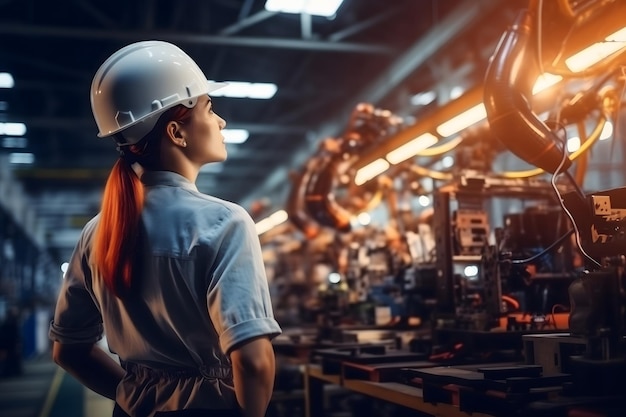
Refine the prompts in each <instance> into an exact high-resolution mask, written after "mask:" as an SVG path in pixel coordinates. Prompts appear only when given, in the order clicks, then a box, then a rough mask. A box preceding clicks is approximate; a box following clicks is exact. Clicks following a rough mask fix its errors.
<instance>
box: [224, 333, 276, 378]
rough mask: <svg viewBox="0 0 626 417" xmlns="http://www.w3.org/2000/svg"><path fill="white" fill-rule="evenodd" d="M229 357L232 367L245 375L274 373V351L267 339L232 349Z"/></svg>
mask: <svg viewBox="0 0 626 417" xmlns="http://www.w3.org/2000/svg"><path fill="white" fill-rule="evenodd" d="M230 356H231V361H232V363H233V366H234V367H237V368H239V369H241V370H242V371H243V372H245V373H246V374H252V375H254V374H256V375H258V374H267V373H274V372H275V367H276V364H275V357H274V349H273V347H272V343H271V342H270V340H269V339H268V338H265V337H263V338H258V339H254V340H252V341H250V342H247V343H244V344H242V345H240V346H238V347H236V348H235V349H233V351H232V352H231V355H230Z"/></svg>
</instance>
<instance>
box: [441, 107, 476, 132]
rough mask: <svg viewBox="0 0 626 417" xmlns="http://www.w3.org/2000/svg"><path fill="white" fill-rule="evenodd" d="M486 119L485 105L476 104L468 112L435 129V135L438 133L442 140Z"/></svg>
mask: <svg viewBox="0 0 626 417" xmlns="http://www.w3.org/2000/svg"><path fill="white" fill-rule="evenodd" d="M486 117H487V110H486V109H485V105H484V104H483V103H480V104H477V105H475V106H474V107H472V108H471V109H469V110H466V111H464V112H463V113H461V114H459V115H458V116H455V117H453V118H452V119H450V120H448V121H447V122H445V123H442V124H440V125H439V126H438V127H437V133H439V134H440V135H441V136H443V137H444V138H446V137H448V136H452V135H454V134H455V133H458V132H460V131H461V130H463V129H465V128H466V127H469V126H471V125H473V124H474V123H477V122H479V121H481V120H483V119H485V118H486Z"/></svg>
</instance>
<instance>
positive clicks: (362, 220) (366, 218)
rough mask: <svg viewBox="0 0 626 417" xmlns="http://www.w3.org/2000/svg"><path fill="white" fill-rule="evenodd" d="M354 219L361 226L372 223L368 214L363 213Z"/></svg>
mask: <svg viewBox="0 0 626 417" xmlns="http://www.w3.org/2000/svg"><path fill="white" fill-rule="evenodd" d="M356 219H357V221H358V222H359V224H360V225H361V226H367V225H368V224H370V223H371V222H372V216H370V214H369V213H365V212H363V213H360V214H359V215H358V216H357V218H356Z"/></svg>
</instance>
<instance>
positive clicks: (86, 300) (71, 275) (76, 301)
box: [48, 230, 103, 344]
mask: <svg viewBox="0 0 626 417" xmlns="http://www.w3.org/2000/svg"><path fill="white" fill-rule="evenodd" d="M85 241H86V237H85V230H83V233H82V235H81V238H80V239H79V242H78V244H77V245H76V247H75V248H74V252H73V254H72V257H71V259H70V262H69V267H68V270H67V271H66V273H65V276H64V279H63V284H62V285H61V289H60V292H59V296H58V298H57V303H56V308H55V311H54V319H53V320H52V322H51V323H50V328H49V332H48V336H49V337H50V339H51V340H54V341H58V342H60V343H64V344H65V343H66V344H74V343H95V342H97V341H98V340H100V339H101V338H102V335H103V325H102V316H101V314H100V311H99V310H98V307H97V305H96V303H95V302H94V299H93V298H92V296H91V294H90V292H89V291H88V290H87V287H86V285H85V282H86V281H85V277H86V275H87V274H89V275H90V274H91V271H90V270H89V264H88V262H87V259H86V254H85Z"/></svg>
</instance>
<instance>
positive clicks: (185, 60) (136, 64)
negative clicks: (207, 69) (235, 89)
mask: <svg viewBox="0 0 626 417" xmlns="http://www.w3.org/2000/svg"><path fill="white" fill-rule="evenodd" d="M225 85H226V83H214V82H210V81H208V80H207V78H206V76H205V75H204V73H203V72H202V70H201V69H200V67H198V65H197V64H196V63H195V62H194V60H193V59H191V58H190V57H189V55H187V54H186V53H185V52H184V51H183V50H182V49H180V48H179V47H177V46H176V45H172V44H171V43H168V42H163V41H142V42H137V43H133V44H130V45H128V46H125V47H124V48H122V49H120V50H118V51H117V52H115V53H113V55H111V56H110V57H109V58H108V59H107V60H106V61H105V62H104V63H103V64H102V65H101V66H100V68H99V69H98V71H97V72H96V75H95V76H94V78H93V81H92V83H91V110H92V112H93V116H94V118H95V120H96V124H97V125H98V129H99V133H98V137H101V138H103V137H108V136H111V135H113V134H115V133H118V132H121V131H124V138H125V139H126V143H127V144H134V143H137V142H138V141H139V140H141V138H143V137H144V136H145V135H146V134H148V132H150V130H152V128H153V127H154V125H155V123H156V121H157V120H158V118H159V116H160V115H161V114H162V113H163V112H164V111H165V110H167V109H168V108H170V107H173V106H175V105H177V104H182V105H184V106H186V107H188V108H192V107H193V106H195V105H196V102H197V101H198V100H197V99H198V97H199V96H202V95H205V94H209V93H210V92H212V91H215V90H217V89H218V88H221V87H224V86H225Z"/></svg>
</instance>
